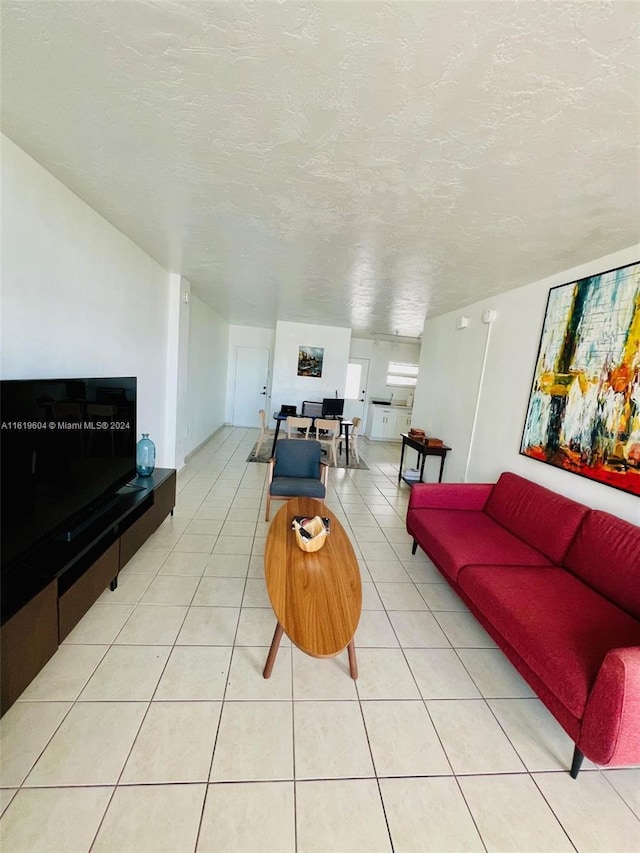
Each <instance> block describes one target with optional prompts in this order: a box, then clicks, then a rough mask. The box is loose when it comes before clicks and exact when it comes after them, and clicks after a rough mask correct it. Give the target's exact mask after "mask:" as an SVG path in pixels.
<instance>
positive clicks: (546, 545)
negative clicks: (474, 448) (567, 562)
mask: <svg viewBox="0 0 640 853" xmlns="http://www.w3.org/2000/svg"><path fill="white" fill-rule="evenodd" d="M484 511H485V512H486V513H487V515H489V516H490V517H491V518H493V519H494V520H495V521H497V522H498V523H499V524H502V525H503V527H506V528H507V530H510V531H511V532H512V533H515V535H516V536H518V537H519V538H520V539H523V540H524V541H525V542H527V543H528V544H529V545H531V546H532V547H533V548H536V549H537V550H538V551H542V553H543V554H544V555H545V556H547V557H548V558H549V559H550V560H551V562H552V563H556V564H557V563H561V562H562V560H563V557H564V555H565V554H566V553H567V550H568V548H569V545H570V544H571V541H572V539H573V537H574V536H575V534H576V531H577V529H578V527H579V526H580V522H581V521H582V519H583V518H584V517H585V516H586V514H587V513H588V512H589V508H588V507H586V506H583V505H582V504H579V503H576V502H575V501H572V500H569V498H565V497H563V496H562V495H558V494H556V493H555V492H552V491H550V490H549V489H545V488H544V487H543V486H539V485H538V484H537V483H532V482H531V481H530V480H525V478H524V477H519V476H518V475H517V474H512V473H510V472H506V473H504V474H501V475H500V479H499V480H498V482H497V483H496V484H495V486H494V488H493V490H492V492H491V494H490V496H489V500H488V501H487V503H486V505H485V508H484Z"/></svg>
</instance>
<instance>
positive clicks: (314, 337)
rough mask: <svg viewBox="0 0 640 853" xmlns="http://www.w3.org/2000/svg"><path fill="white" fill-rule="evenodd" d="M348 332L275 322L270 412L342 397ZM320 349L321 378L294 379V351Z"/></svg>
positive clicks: (347, 357) (296, 354)
mask: <svg viewBox="0 0 640 853" xmlns="http://www.w3.org/2000/svg"><path fill="white" fill-rule="evenodd" d="M350 341H351V329H343V328H340V327H337V326H317V325H314V324H311V323H289V322H285V321H284V320H278V323H277V325H276V341H275V352H274V360H273V383H272V387H271V408H272V409H273V410H274V411H278V410H279V409H280V406H281V405H282V403H290V404H295V405H296V406H298V411H299V410H300V406H301V404H302V401H303V400H319V401H321V400H322V398H323V397H335V395H336V391H337V392H338V397H343V396H344V384H345V381H346V378H347V364H348V363H349V344H350ZM300 347H323V348H324V363H323V366H322V376H321V377H319V378H313V377H310V376H298V349H299V348H300Z"/></svg>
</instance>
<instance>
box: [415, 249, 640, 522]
mask: <svg viewBox="0 0 640 853" xmlns="http://www.w3.org/2000/svg"><path fill="white" fill-rule="evenodd" d="M639 257H640V246H633V247H630V248H629V249H627V250H624V251H621V252H616V253H614V254H612V255H607V256H606V257H604V258H599V259H598V260H595V261H592V262H589V263H587V264H583V265H582V266H579V267H574V268H573V269H570V270H565V271H563V272H559V273H558V274H556V275H554V276H550V277H549V278H546V279H542V280H541V281H537V282H534V283H532V284H529V285H527V286H525V287H521V288H518V289H516V290H511V291H509V292H508V293H504V294H502V295H500V296H497V297H492V298H491V299H488V300H484V301H482V302H477V303H475V304H474V305H471V306H467V307H466V308H465V309H464V310H461V311H457V312H455V313H452V314H445V315H443V316H442V317H436V318H434V319H433V320H427V322H426V323H425V327H424V334H423V344H422V353H421V360H420V380H419V383H418V388H417V389H416V397H415V402H414V424H417V423H418V422H420V423H421V424H424V425H425V427H426V429H427V431H428V433H430V434H431V435H437V436H438V437H439V438H442V439H444V441H445V443H446V444H449V445H450V446H451V447H452V448H453V452H452V453H450V454H449V455H448V457H447V463H446V466H445V480H447V481H449V482H459V481H461V480H462V479H463V475H464V470H465V463H466V461H467V452H468V450H469V446H470V438H471V429H472V423H473V415H474V409H475V404H476V400H477V399H478V383H479V377H480V369H481V366H482V360H483V354H484V349H485V342H486V338H487V333H488V330H489V327H488V326H485V325H484V324H483V323H482V322H481V315H482V312H483V311H484V310H485V309H487V308H493V309H494V310H495V311H496V312H497V317H496V319H495V321H494V323H493V324H492V326H491V330H490V339H489V346H488V349H487V360H486V369H485V377H484V383H483V387H482V392H481V394H480V396H479V407H478V416H477V422H476V429H475V436H474V438H473V443H472V445H471V452H470V458H469V468H468V476H467V479H468V481H469V482H493V481H495V480H496V479H497V477H498V475H499V474H500V472H501V471H505V470H509V471H515V472H516V473H518V474H521V475H522V476H524V477H527V478H528V479H530V480H535V481H536V482H538V483H540V484H542V485H543V486H546V487H548V488H550V489H553V490H554V491H557V492H560V493H561V494H564V495H567V496H568V497H570V498H573V499H574V500H578V501H580V502H582V503H585V504H587V505H588V506H591V507H594V508H598V509H603V510H606V511H607V512H611V513H613V514H615V515H618V516H620V517H622V518H626V519H628V520H630V521H633V522H635V523H636V524H639V523H640V501H638V498H637V497H634V496H632V495H628V494H626V493H624V492H621V491H619V490H616V489H612V488H611V487H608V486H604V485H601V484H599V483H595V482H593V481H591V480H587V479H585V478H584V477H579V476H577V475H575V474H571V473H569V472H566V471H562V470H560V469H558V468H555V467H553V466H551V465H545V464H544V463H541V462H538V461H536V460H533V459H530V458H528V457H525V456H521V455H519V449H520V439H521V436H522V428H523V424H524V418H525V415H526V411H527V405H528V401H529V391H530V388H531V381H532V377H533V370H534V366H535V360H536V354H537V351H538V342H539V338H540V333H541V330H542V323H543V320H544V312H545V306H546V302H547V295H548V292H549V289H550V288H551V287H555V286H556V285H559V284H564V283H566V282H571V281H576V280H577V279H579V278H582V277H584V276H588V275H595V274H597V273H599V272H603V271H605V270H609V269H612V268H614V267H618V266H623V265H625V264H629V263H633V262H634V261H637V260H638V258H639ZM462 314H465V315H466V316H467V317H469V326H468V328H467V329H464V330H461V331H458V330H456V328H455V326H456V320H457V318H458V317H459V316H461V315H462ZM430 461H431V460H430ZM432 470H433V469H432ZM432 478H433V474H431V475H430V477H429V479H432Z"/></svg>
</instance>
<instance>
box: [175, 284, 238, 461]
mask: <svg viewBox="0 0 640 853" xmlns="http://www.w3.org/2000/svg"><path fill="white" fill-rule="evenodd" d="M189 304H190V312H189V354H188V365H187V395H186V399H187V405H186V418H185V427H184V429H185V439H184V447H185V451H186V453H191V452H192V451H193V450H195V449H196V448H197V447H199V446H200V445H201V444H202V442H203V441H206V440H207V439H208V438H209V436H211V435H212V434H213V433H214V432H215V431H216V430H217V429H219V428H220V427H221V426H222V425H223V424H224V422H225V399H226V387H227V371H228V366H229V365H228V361H229V357H228V353H229V324H228V323H227V322H226V321H225V320H223V319H222V317H220V315H219V314H216V312H215V311H214V310H213V308H210V307H209V306H208V305H207V304H206V303H204V302H203V301H202V300H201V299H199V298H198V296H197V295H196V294H195V293H194V292H193V290H192V291H191V297H190V303H189Z"/></svg>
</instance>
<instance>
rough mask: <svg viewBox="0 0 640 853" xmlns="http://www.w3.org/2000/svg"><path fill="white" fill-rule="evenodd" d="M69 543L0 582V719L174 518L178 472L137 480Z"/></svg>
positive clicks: (45, 549)
mask: <svg viewBox="0 0 640 853" xmlns="http://www.w3.org/2000/svg"><path fill="white" fill-rule="evenodd" d="M131 485H132V486H133V487H134V488H130V487H126V486H125V487H124V488H123V489H121V490H120V491H119V492H118V493H117V495H116V499H115V501H113V502H111V503H110V504H109V505H108V506H107V508H106V509H104V508H102V509H99V510H98V511H97V512H96V514H95V517H94V518H92V517H89V519H88V523H86V524H85V525H84V526H82V528H77V529H76V535H74V536H73V538H71V539H70V540H69V541H66V540H64V539H51V540H49V541H47V542H46V543H45V544H44V545H42V546H41V547H40V548H39V549H38V550H36V551H35V552H33V553H32V554H30V555H29V557H28V559H25V560H24V561H23V562H22V563H20V564H19V565H17V566H15V567H14V569H13V571H12V572H11V573H9V574H8V575H5V576H3V578H2V628H1V629H0V632H1V637H0V641H1V645H2V661H1V670H0V681H1V684H0V688H1V689H0V692H1V703H0V705H1V713H4V712H5V711H6V710H7V708H9V707H10V706H11V705H12V704H13V702H15V700H16V699H17V698H18V696H19V695H20V694H21V693H22V692H23V690H24V689H25V688H26V687H27V686H28V685H29V683H30V682H31V681H32V680H33V678H35V676H36V675H37V674H38V672H39V671H40V670H41V669H42V667H43V666H44V665H45V663H46V662H47V661H48V660H49V658H51V657H52V655H53V654H54V653H55V651H56V649H57V648H58V645H59V644H60V643H61V642H62V641H63V640H64V639H65V637H67V636H68V635H69V633H70V632H71V631H72V630H73V628H74V627H75V626H76V625H77V624H78V622H79V621H80V619H82V617H83V616H84V614H85V613H86V612H87V610H88V609H89V608H90V607H91V605H92V604H93V603H94V602H95V601H96V600H97V599H98V598H99V596H100V595H101V594H102V592H103V591H104V590H105V589H106V588H107V587H108V586H111V588H112V589H115V587H116V585H117V577H118V572H119V571H120V569H121V568H122V567H123V566H124V565H125V564H126V563H127V562H128V561H129V560H130V559H131V557H133V555H134V554H135V553H136V551H137V550H138V549H139V548H140V547H141V546H142V545H143V544H144V543H145V542H146V540H147V539H148V538H149V536H151V534H152V533H153V532H154V531H155V530H157V529H158V527H159V526H160V525H161V524H162V522H163V521H164V519H165V518H166V517H167V516H168V515H169V514H170V513H172V512H173V508H174V506H175V497H176V472H175V470H174V469H173V468H156V470H155V471H154V472H153V474H152V475H151V476H150V477H137V478H136V479H135V480H134V481H133V482H132V484H131Z"/></svg>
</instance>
